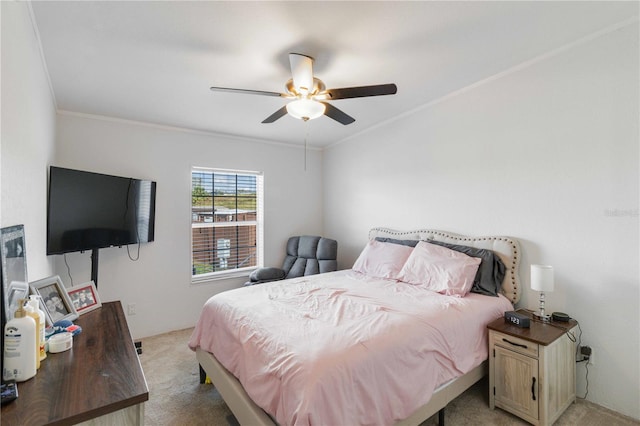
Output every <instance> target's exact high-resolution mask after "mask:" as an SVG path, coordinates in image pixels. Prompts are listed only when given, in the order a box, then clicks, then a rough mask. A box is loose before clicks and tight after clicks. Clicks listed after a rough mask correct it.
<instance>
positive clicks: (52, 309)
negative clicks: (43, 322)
mask: <svg viewBox="0 0 640 426" xmlns="http://www.w3.org/2000/svg"><path fill="white" fill-rule="evenodd" d="M29 285H30V286H31V291H32V292H33V293H35V294H38V295H40V297H41V298H42V302H43V305H44V306H43V308H44V309H43V310H44V313H45V315H46V317H47V324H53V323H55V322H56V321H60V320H63V319H64V320H69V321H73V320H75V319H76V318H78V312H77V311H76V308H75V307H74V306H73V303H72V302H71V298H69V294H68V293H67V289H66V288H65V287H64V284H62V280H61V279H60V277H59V276H58V275H54V276H51V277H47V278H44V279H41V280H39V281H34V282H32V283H31V284H29Z"/></svg>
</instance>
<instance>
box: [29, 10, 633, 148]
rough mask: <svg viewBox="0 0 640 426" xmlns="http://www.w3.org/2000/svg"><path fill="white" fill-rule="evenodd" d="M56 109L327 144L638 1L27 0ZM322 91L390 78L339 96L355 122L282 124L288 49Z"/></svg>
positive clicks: (593, 27)
mask: <svg viewBox="0 0 640 426" xmlns="http://www.w3.org/2000/svg"><path fill="white" fill-rule="evenodd" d="M31 5H32V9H33V12H34V16H35V20H36V25H37V29H38V31H39V35H40V39H41V43H42V49H43V52H44V58H45V61H46V65H47V68H48V72H49V74H50V78H51V83H52V86H53V91H54V93H55V98H56V102H57V108H58V109H59V110H64V111H71V112H77V113H84V114H95V115H100V116H107V117H115V118H122V119H127V120H136V121H142V122H148V123H156V124H161V125H168V126H176V127H182V128H188V129H194V130H201V131H206V132H214V133H220V134H232V135H240V136H244V137H249V138H257V139H263V140H267V141H279V142H286V143H294V144H303V143H304V137H305V135H306V134H307V131H309V144H310V145H311V146H317V147H321V146H326V145H329V144H331V143H334V142H338V141H341V140H344V139H345V138H349V137H350V136H352V135H354V134H357V133H360V132H363V131H365V130H367V129H370V128H371V127H373V126H375V125H376V124H378V123H380V122H383V121H386V120H390V119H393V118H394V117H397V116H399V115H402V114H403V113H406V112H408V111H411V110H413V109H416V108H419V107H420V106H423V105H425V104H428V103H430V102H433V101H434V100H437V99H441V98H442V97H443V96H446V95H447V94H450V93H452V92H455V91H457V90H459V89H462V88H464V87H467V86H469V85H472V84H474V83H476V82H478V81H481V80H484V79H486V78H489V77H491V76H493V75H495V74H497V73H500V72H502V71H505V70H508V69H510V68H512V67H514V66H517V65H519V64H522V63H523V62H526V61H529V60H532V59H534V58H536V57H538V56H540V55H544V54H546V53H549V52H551V51H553V50H554V49H558V48H560V47H562V46H565V45H567V44H570V43H573V42H575V41H577V40H580V39H581V38H584V37H587V36H590V35H592V34H594V33H596V32H598V31H600V30H602V29H604V28H608V27H610V26H612V25H615V24H617V23H620V22H623V21H626V20H628V19H630V18H631V17H633V16H636V15H637V14H638V3H637V2H610V1H605V2H590V1H587V2H482V1H470V2H451V1H444V2H430V1H425V2H397V1H396V2H221V1H218V2H208V1H202V2H184V1H168V2H138V1H129V2H127V1H124V2H119V1H103V2H97V1H95V2H94V1H81V2H77V1H69V2H59V1H44V2H40V1H32V2H31ZM289 52H298V53H304V54H307V55H310V56H313V57H315V59H316V62H315V64H314V74H315V76H316V77H318V78H320V79H322V80H323V81H324V82H325V83H326V85H327V87H328V88H341V87H350V86H362V85H371V84H383V83H396V84H397V86H398V93H397V94H396V95H393V96H379V97H369V98H359V99H346V100H337V101H333V102H332V103H333V105H334V106H336V107H338V108H340V109H341V110H343V111H344V112H346V113H347V114H349V115H351V116H353V117H354V118H355V119H356V122H355V123H353V124H351V125H348V126H343V125H342V124H339V123H338V122H336V121H333V120H331V119H329V118H328V117H320V118H318V119H316V120H312V121H310V122H309V123H308V124H309V128H308V129H307V128H306V126H307V125H306V124H305V123H304V122H302V121H300V120H296V119H294V118H292V117H290V116H285V117H283V118H281V119H280V120H278V121H276V122H275V123H273V124H261V121H262V120H263V119H265V118H266V117H267V116H269V115H270V114H271V113H273V112H275V111H276V110H277V109H279V108H280V107H282V106H283V105H284V103H285V100H284V99H281V98H274V97H266V96H255V95H244V94H234V93H219V92H211V91H210V90H209V87H210V86H224V87H234V88H241V89H254V90H264V91H273V92H281V91H284V84H285V82H286V81H287V80H288V79H289V78H290V77H291V75H290V69H289V62H288V55H287V54H288V53H289Z"/></svg>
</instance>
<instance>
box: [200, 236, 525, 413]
mask: <svg viewBox="0 0 640 426" xmlns="http://www.w3.org/2000/svg"><path fill="white" fill-rule="evenodd" d="M419 241H426V242H428V243H429V244H425V243H422V242H419ZM379 243H382V244H383V245H384V247H385V250H388V247H390V246H389V244H391V245H393V246H394V247H396V245H398V246H407V245H411V244H414V243H416V244H419V245H418V246H416V248H415V249H414V248H413V247H411V249H413V250H411V253H414V254H415V253H417V252H418V250H417V249H418V248H422V247H423V246H425V245H426V246H429V247H431V248H430V250H431V249H434V247H440V246H441V245H442V244H444V245H446V244H449V245H448V246H447V247H454V246H455V247H458V248H460V246H462V248H463V250H464V248H465V247H466V248H472V249H474V250H479V251H485V252H486V251H490V253H492V254H494V255H495V257H496V258H497V260H499V261H498V263H501V264H502V265H503V275H501V276H500V277H501V281H502V282H501V284H499V288H498V289H497V290H498V292H499V296H494V297H490V296H487V295H483V294H478V292H474V293H468V294H467V293H463V294H466V295H465V296H464V297H457V296H460V295H456V294H448V293H444V292H440V293H436V292H433V291H425V290H423V289H421V288H420V285H414V284H416V283H406V282H403V281H398V280H395V279H390V278H388V277H378V276H369V275H368V274H366V273H362V272H361V271H360V270H361V269H362V265H363V261H362V257H363V256H364V252H365V250H363V253H362V254H361V256H360V257H359V259H358V261H357V262H356V264H355V265H354V269H353V270H343V271H337V272H332V273H329V274H321V275H316V276H312V277H301V278H297V279H293V280H285V281H278V282H275V283H268V284H263V285H260V286H254V287H245V288H242V289H236V290H232V291H229V292H224V293H220V294H218V295H216V296H214V297H212V298H211V299H209V301H207V303H206V304H205V306H204V308H203V311H202V313H201V316H200V318H199V320H198V323H197V325H196V328H195V329H194V333H193V335H192V337H191V339H190V341H189V347H190V348H191V349H193V350H194V351H195V352H196V358H197V360H198V362H199V363H200V365H201V367H202V368H203V369H204V371H206V374H207V376H208V377H209V378H210V379H211V381H212V382H213V384H214V385H215V387H216V388H217V389H218V391H219V393H220V395H221V396H222V397H223V399H224V400H225V402H226V403H227V405H228V406H229V408H230V409H231V411H232V412H233V414H234V415H235V417H236V419H237V420H238V421H239V423H240V424H242V425H275V424H300V425H305V424H306V425H311V424H356V423H357V424H393V423H395V424H398V425H418V424H420V423H422V422H423V421H424V420H426V419H428V418H429V417H431V416H432V415H434V414H436V413H438V412H439V413H440V414H441V416H440V421H441V423H442V422H443V420H444V416H443V413H444V411H443V409H444V407H446V405H447V404H448V403H449V402H450V401H452V400H453V399H455V398H456V397H457V396H459V395H460V394H461V393H462V392H464V391H465V390H466V389H468V388H469V387H470V386H471V385H473V384H474V383H476V382H477V381H478V380H480V379H481V378H482V377H483V376H484V375H485V374H486V371H487V362H486V359H487V351H488V346H487V334H486V328H485V326H486V324H487V323H489V322H491V321H493V320H494V319H496V318H498V317H500V316H501V315H502V314H503V312H504V311H506V310H511V309H513V304H515V303H516V302H518V300H519V298H520V283H519V278H518V266H519V262H520V250H519V244H518V241H517V240H515V239H513V238H510V237H495V236H493V237H468V236H463V235H457V234H453V233H449V232H444V231H437V230H425V229H423V230H415V231H396V230H391V229H387V228H374V229H372V230H371V231H370V232H369V243H368V245H367V248H369V247H380V244H379ZM394 250H397V251H400V250H401V249H399V248H394ZM434 250H440V249H437V248H436V249H434ZM445 250H448V249H445ZM456 250H457V249H456ZM374 258H375V257H369V259H374ZM465 258H466V256H465ZM410 259H413V256H411V257H410ZM403 262H404V260H403ZM478 262H479V260H478ZM483 262H485V260H483ZM364 263H365V264H366V262H364ZM380 263H381V264H383V263H385V262H384V261H381V262H380ZM406 263H409V260H407V261H406ZM476 265H477V263H476ZM356 266H358V268H356ZM365 266H366V265H365ZM465 268H466V266H465ZM365 269H366V268H365ZM383 269H384V268H383ZM476 269H479V268H478V267H477V266H476ZM404 270H405V268H403V271H404ZM408 276H409V275H407V274H406V273H405V277H408ZM502 277H503V278H502ZM476 280H477V277H476ZM407 281H410V279H408V278H407ZM467 281H468V280H467ZM465 285H466V284H465ZM473 285H474V288H475V285H476V282H475V281H474V283H473ZM387 303H388V304H387ZM427 305H428V306H430V308H429V309H426V308H425V307H426V306H427ZM302 308H304V309H306V311H305V310H304V309H303V310H299V309H302ZM469 309H478V311H469V313H467V310H469ZM213 311H215V314H214V313H213ZM238 313H239V315H238ZM454 314H455V315H456V317H449V315H454ZM234 315H238V316H239V317H242V318H241V319H238V318H236V317H234ZM464 315H472V316H470V317H464ZM430 321H433V322H434V324H431V323H430ZM438 322H439V324H437V325H436V323H438ZM379 326H380V327H379ZM471 330H476V331H473V332H472V331H471ZM352 332H353V334H350V333H352ZM326 333H328V334H326ZM331 333H333V334H331ZM418 333H422V334H418ZM271 334H273V335H274V336H271ZM378 335H380V336H383V337H378ZM423 335H429V336H430V338H429V339H427V338H423ZM283 336H284V337H283ZM443 336H459V337H460V338H463V339H465V340H462V342H463V343H461V340H459V339H458V340H457V341H456V339H455V338H454V339H450V338H449V337H447V338H446V339H445V338H444V337H443ZM303 337H304V338H303ZM374 337H375V339H379V340H374ZM289 338H290V339H289ZM285 339H289V340H285ZM449 340H451V341H449ZM221 342H224V343H221ZM416 342H417V343H416ZM427 342H428V343H427ZM433 342H436V343H433ZM416 344H417V346H416ZM320 348H321V349H320ZM271 350H274V352H268V351H271ZM320 352H322V354H320ZM416 377H417V378H419V380H416ZM262 407H264V409H263V408H262ZM352 412H354V413H355V414H352ZM349 416H354V417H349ZM391 419H393V420H391Z"/></svg>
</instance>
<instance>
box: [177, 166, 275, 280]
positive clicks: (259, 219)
mask: <svg viewBox="0 0 640 426" xmlns="http://www.w3.org/2000/svg"><path fill="white" fill-rule="evenodd" d="M194 172H196V173H197V172H203V173H219V174H236V175H244V176H255V177H256V192H257V193H256V220H255V221H245V222H215V221H213V222H211V223H209V222H207V223H197V224H196V223H193V201H191V203H190V204H191V205H190V206H189V211H190V215H191V221H190V222H191V226H190V228H189V232H190V238H189V241H190V244H189V250H190V258H191V268H193V229H194V228H197V227H208V228H209V227H210V228H213V227H222V226H237V225H255V226H256V266H249V267H246V268H236V269H230V270H226V271H217V272H209V273H206V274H199V275H193V269H192V271H191V283H192V284H199V283H203V282H207V281H215V280H221V279H227V278H235V277H247V276H249V274H250V273H251V271H253V270H255V269H257V268H260V267H263V266H264V175H263V173H262V172H256V171H247V170H232V169H218V168H210V167H199V166H193V167H191V173H190V174H189V177H190V179H191V184H190V188H191V193H192V194H193V173H194ZM189 198H190V199H191V200H192V197H189Z"/></svg>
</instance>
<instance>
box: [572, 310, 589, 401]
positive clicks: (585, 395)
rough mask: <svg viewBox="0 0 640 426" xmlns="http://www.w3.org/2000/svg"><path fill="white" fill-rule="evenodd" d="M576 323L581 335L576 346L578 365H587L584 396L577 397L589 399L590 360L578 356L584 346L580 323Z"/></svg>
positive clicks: (585, 367)
mask: <svg viewBox="0 0 640 426" xmlns="http://www.w3.org/2000/svg"><path fill="white" fill-rule="evenodd" d="M574 319H575V318H574ZM576 323H577V324H578V330H579V331H580V334H579V335H578V344H577V345H576V364H579V363H581V362H584V363H586V364H585V365H584V369H585V375H584V380H585V382H586V388H585V392H584V396H577V395H576V398H580V399H587V395H589V358H587V359H582V360H578V354H579V353H580V347H581V346H582V327H580V323H579V322H578V320H576Z"/></svg>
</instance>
